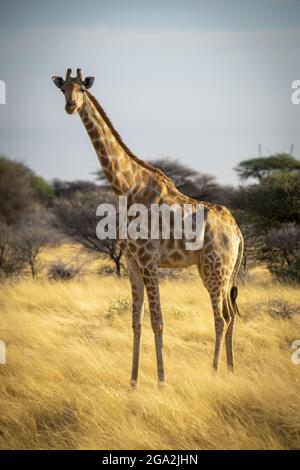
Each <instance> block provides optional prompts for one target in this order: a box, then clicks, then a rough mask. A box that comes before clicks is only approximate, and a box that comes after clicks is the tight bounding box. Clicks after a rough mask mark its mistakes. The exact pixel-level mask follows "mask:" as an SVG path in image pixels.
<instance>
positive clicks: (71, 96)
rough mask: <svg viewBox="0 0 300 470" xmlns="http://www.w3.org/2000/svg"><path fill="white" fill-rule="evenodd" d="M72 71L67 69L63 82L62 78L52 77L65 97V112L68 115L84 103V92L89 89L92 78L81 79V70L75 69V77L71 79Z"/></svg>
mask: <svg viewBox="0 0 300 470" xmlns="http://www.w3.org/2000/svg"><path fill="white" fill-rule="evenodd" d="M71 73H72V70H71V69H68V70H67V74H66V78H65V80H64V79H63V78H62V77H57V76H55V77H52V80H53V82H54V84H55V85H56V86H57V88H59V89H60V90H61V91H62V92H63V94H64V95H65V100H66V106H65V110H66V112H67V113H68V114H74V113H76V111H78V109H80V108H81V107H82V105H83V103H84V93H85V90H87V89H88V88H91V86H92V85H93V83H94V77H86V78H85V79H84V80H83V79H82V75H81V70H80V69H77V76H76V77H71Z"/></svg>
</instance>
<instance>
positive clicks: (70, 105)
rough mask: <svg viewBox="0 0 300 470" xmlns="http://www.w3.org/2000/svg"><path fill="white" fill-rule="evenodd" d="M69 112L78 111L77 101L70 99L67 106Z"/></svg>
mask: <svg viewBox="0 0 300 470" xmlns="http://www.w3.org/2000/svg"><path fill="white" fill-rule="evenodd" d="M65 109H66V111H67V113H68V114H73V113H74V112H75V111H76V102H75V101H68V102H67V103H66V107H65Z"/></svg>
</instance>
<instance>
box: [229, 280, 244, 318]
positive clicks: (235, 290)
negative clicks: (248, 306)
mask: <svg viewBox="0 0 300 470" xmlns="http://www.w3.org/2000/svg"><path fill="white" fill-rule="evenodd" d="M237 296H238V288H237V287H236V286H232V288H231V289H230V300H231V304H232V306H233V309H234V312H235V314H236V315H238V316H239V317H241V316H242V315H241V314H240V311H239V308H238V306H237V303H236V298H237Z"/></svg>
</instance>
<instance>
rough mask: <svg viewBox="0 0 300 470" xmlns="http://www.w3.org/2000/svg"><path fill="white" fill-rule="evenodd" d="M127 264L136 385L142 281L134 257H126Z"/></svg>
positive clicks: (132, 372) (135, 385) (135, 379)
mask: <svg viewBox="0 0 300 470" xmlns="http://www.w3.org/2000/svg"><path fill="white" fill-rule="evenodd" d="M127 266H128V272H129V278H130V284H131V293H132V329H133V356H132V369H131V382H130V384H131V386H132V387H133V388H136V387H137V384H138V374H139V360H140V343H141V331H142V320H143V310H144V282H143V278H142V275H141V272H140V269H139V267H138V264H137V263H136V262H135V261H134V259H132V258H129V257H127Z"/></svg>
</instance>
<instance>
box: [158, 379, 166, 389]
mask: <svg viewBox="0 0 300 470" xmlns="http://www.w3.org/2000/svg"><path fill="white" fill-rule="evenodd" d="M157 387H158V389H159V390H163V389H164V388H165V387H166V382H165V381H164V380H159V382H158V384H157Z"/></svg>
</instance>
